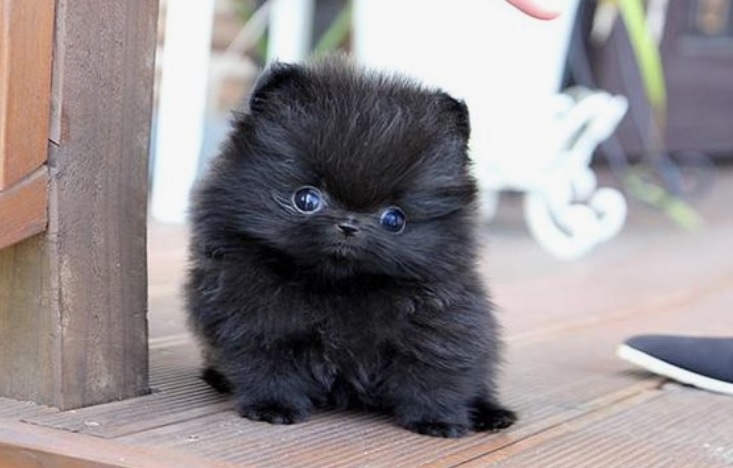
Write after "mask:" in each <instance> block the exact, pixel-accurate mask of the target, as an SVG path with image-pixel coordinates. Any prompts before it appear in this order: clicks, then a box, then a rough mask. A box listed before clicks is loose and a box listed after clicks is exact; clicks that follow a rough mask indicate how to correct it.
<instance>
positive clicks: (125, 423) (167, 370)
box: [26, 341, 231, 438]
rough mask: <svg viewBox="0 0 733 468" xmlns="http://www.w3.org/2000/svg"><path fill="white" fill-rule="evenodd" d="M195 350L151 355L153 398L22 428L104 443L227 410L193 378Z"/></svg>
mask: <svg viewBox="0 0 733 468" xmlns="http://www.w3.org/2000/svg"><path fill="white" fill-rule="evenodd" d="M199 361H200V360H199V356H198V350H197V349H196V348H195V346H192V344H191V342H190V341H189V342H184V343H181V344H179V345H178V346H175V347H172V348H164V349H155V350H153V353H152V355H151V365H152V370H151V374H152V378H151V387H152V388H153V390H154V393H153V394H151V395H146V396H143V397H139V398H132V399H128V400H125V401H119V402H114V403H108V404H105V405H99V406H91V407H88V408H81V409H77V410H73V411H66V412H61V413H54V414H45V415H38V416H37V417H29V418H26V421H27V422H30V423H33V424H38V425H42V426H47V427H51V428H54V429H63V430H67V431H72V432H78V433H84V434H89V435H94V436H97V437H104V438H115V437H121V436H124V435H128V434H134V433H137V432H141V431H145V430H149V429H154V428H157V427H161V426H166V425H169V424H175V423H179V422H181V421H187V420H190V419H195V418H200V417H203V416H207V415H210V414H214V413H219V412H221V411H225V410H227V409H230V408H231V402H230V401H229V399H228V398H227V397H226V396H223V395H220V394H218V393H216V392H215V391H213V390H212V389H211V388H210V387H209V386H208V385H206V384H205V383H204V382H203V381H202V380H200V379H199V378H198V376H199Z"/></svg>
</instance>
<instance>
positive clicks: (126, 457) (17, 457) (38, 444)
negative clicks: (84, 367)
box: [0, 421, 233, 468]
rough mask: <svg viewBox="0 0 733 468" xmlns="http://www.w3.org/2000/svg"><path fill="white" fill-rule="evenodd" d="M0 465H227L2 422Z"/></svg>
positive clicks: (157, 467)
mask: <svg viewBox="0 0 733 468" xmlns="http://www.w3.org/2000/svg"><path fill="white" fill-rule="evenodd" d="M0 465H2V466H3V467H6V466H7V467H13V468H43V467H55V468H112V467H115V468H160V467H166V466H170V467H176V468H203V467H206V468H227V467H232V466H233V465H230V464H228V463H223V462H215V461H208V460H201V459H199V458H196V457H192V456H190V455H178V454H175V453H170V452H168V451H165V450H163V451H161V450H150V449H147V448H144V447H133V446H131V445H127V444H122V443H118V442H110V441H106V440H104V439H96V438H88V437H84V436H80V435H77V434H73V433H70V432H63V431H55V430H52V429H46V428H43V427H38V426H33V425H30V424H23V423H13V422H7V421H0Z"/></svg>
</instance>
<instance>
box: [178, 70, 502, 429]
mask: <svg viewBox="0 0 733 468" xmlns="http://www.w3.org/2000/svg"><path fill="white" fill-rule="evenodd" d="M468 137H469V119H468V112H467V110H466V106H465V105H464V104H463V103H462V102H461V101H458V100H456V99H453V98H452V97H450V96H449V95H447V94H445V93H443V92H440V91H435V90H431V89H427V88H424V87H422V86H420V85H418V84H416V83H413V82H411V81H409V80H407V79H404V78H401V77H397V76H391V75H390V76H387V75H382V74H378V73H374V72H368V71H364V70H359V69H357V68H356V67H355V66H353V65H351V64H349V63H348V62H347V61H346V60H344V59H339V58H331V59H327V60H321V61H318V62H315V63H310V64H307V65H286V64H276V65H274V66H272V67H270V68H269V70H268V71H266V72H265V73H264V74H263V76H262V77H261V78H260V80H259V81H258V84H257V85H256V87H255V90H254V91H253V93H252V95H251V97H250V99H249V103H248V107H247V109H246V110H245V111H244V112H242V113H241V114H238V115H237V116H236V118H235V121H234V128H233V131H232V133H231V136H230V138H229V141H228V142H227V143H226V145H225V146H224V147H223V150H222V152H221V154H220V155H219V156H218V157H217V158H215V160H214V161H213V163H212V164H211V167H210V168H209V170H208V173H207V174H206V176H205V177H204V178H203V179H202V180H201V181H200V182H199V184H198V186H197V188H196V190H195V191H194V195H193V198H192V200H193V205H192V212H191V218H192V225H193V238H192V242H191V263H192V264H191V268H190V271H189V276H188V282H187V286H186V296H187V306H188V312H189V315H190V322H191V325H192V327H193V329H194V330H195V332H196V334H197V335H198V336H199V338H200V339H201V341H202V343H203V345H204V347H205V359H206V369H205V371H204V375H203V377H204V379H205V380H206V381H207V382H209V383H210V384H211V385H212V386H213V387H214V388H216V389H217V390H219V391H227V392H232V393H233V395H234V398H235V401H236V408H237V410H238V411H239V413H240V414H241V415H242V416H244V417H247V418H250V419H253V420H263V421H268V422H271V423H284V424H289V423H295V422H298V421H302V420H304V419H306V417H308V415H309V413H310V412H311V411H312V410H313V409H314V408H317V407H339V408H344V407H350V408H353V407H357V408H367V409H375V410H379V411H387V412H390V413H391V414H393V415H394V417H395V419H396V422H397V423H398V424H399V425H401V426H403V427H405V428H407V429H409V430H412V431H415V432H418V433H421V434H428V435H433V436H443V437H459V436H462V435H464V434H466V433H467V432H468V431H469V430H472V429H473V430H478V431H484V430H498V429H501V428H505V427H508V426H510V425H511V424H512V423H513V422H514V420H515V416H514V414H513V413H512V412H511V411H509V410H507V409H505V408H503V407H502V406H501V405H500V404H499V402H498V401H497V395H496V393H497V392H496V385H495V371H496V367H497V364H498V362H499V348H500V346H499V338H498V331H497V325H496V323H495V319H494V316H493V314H492V307H491V305H490V302H489V300H488V298H487V293H486V291H485V290H484V286H483V284H482V282H481V279H480V278H479V276H478V274H477V273H476V269H475V251H476V242H475V233H474V218H475V202H476V195H477V188H476V183H475V181H474V179H473V178H472V177H471V175H470V164H469V160H468V157H467V155H466V151H467V140H468ZM303 186H312V187H316V188H318V189H320V190H321V192H322V193H323V197H324V199H325V203H326V206H325V207H324V208H323V209H322V210H320V211H318V212H316V213H313V214H303V213H301V212H299V211H298V210H296V209H295V208H294V206H293V204H292V195H293V193H294V192H295V191H297V190H298V189H299V188H301V187H303ZM392 206H398V207H400V208H401V209H402V210H403V211H404V213H405V214H406V218H407V224H406V227H405V229H404V230H403V231H402V232H400V233H394V232H389V231H388V230H386V229H384V228H383V227H382V226H381V225H380V224H379V214H380V213H381V212H382V211H383V210H384V209H386V208H387V207H392ZM344 220H348V221H349V222H351V223H352V224H355V225H356V226H357V228H358V232H356V234H355V235H352V236H345V235H344V234H343V233H342V232H340V231H339V230H338V229H337V228H336V225H337V224H338V223H340V222H342V221H344Z"/></svg>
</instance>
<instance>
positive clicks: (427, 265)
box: [225, 61, 476, 277]
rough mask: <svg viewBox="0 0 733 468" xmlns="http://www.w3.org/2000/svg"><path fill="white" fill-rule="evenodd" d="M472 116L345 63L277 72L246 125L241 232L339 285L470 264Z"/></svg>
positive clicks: (239, 154)
mask: <svg viewBox="0 0 733 468" xmlns="http://www.w3.org/2000/svg"><path fill="white" fill-rule="evenodd" d="M467 138H468V116H467V113H466V109H465V106H464V105H463V104H462V103H460V102H458V101H456V100H454V99H452V98H451V97H449V96H448V95H446V94H444V93H439V92H434V91H428V90H425V89H422V88H420V87H418V86H416V85H414V84H412V83H410V82H407V81H404V80H400V79H396V78H389V77H384V76H380V75H373V74H365V73H363V72H359V71H357V70H355V69H354V68H353V67H351V66H350V65H348V64H345V63H343V62H338V61H335V62H334V61H332V62H326V63H321V64H318V65H312V66H310V67H299V66H293V65H278V66H275V67H274V68H272V69H271V70H270V71H269V72H268V73H266V74H265V75H264V76H263V77H262V78H261V79H260V81H259V83H258V85H257V87H256V89H255V91H254V93H253V95H252V97H251V99H250V109H249V110H248V111H247V113H246V114H244V115H243V116H241V118H240V119H239V120H238V122H237V125H236V127H235V133H234V142H235V143H234V148H235V151H233V152H232V154H233V156H232V158H233V161H232V164H231V166H230V167H233V168H234V169H233V170H232V171H231V174H227V175H226V176H225V178H226V180H227V182H226V183H225V184H226V185H228V187H226V189H225V190H226V191H227V192H229V194H230V197H232V198H233V199H234V200H233V201H234V202H233V203H231V205H230V206H231V213H229V215H230V216H231V217H232V219H233V221H234V225H235V226H236V229H238V230H241V231H242V232H244V233H247V234H248V235H250V236H252V237H255V238H257V239H259V240H260V241H262V242H265V243H266V244H268V245H270V246H271V247H273V248H275V249H277V250H279V251H281V252H283V253H285V254H286V255H288V256H290V257H292V258H293V259H295V260H296V261H297V262H298V263H299V264H302V265H304V266H308V267H311V268H316V269H318V270H319V272H321V273H323V274H326V275H333V276H338V277H342V276H348V275H356V274H361V273H370V274H380V275H388V276H400V277H422V276H431V275H435V274H440V273H441V272H445V271H447V270H450V268H449V267H450V265H452V264H455V262H456V258H455V257H456V256H465V255H469V254H470V250H471V246H470V244H471V241H470V239H471V238H472V236H471V233H470V231H471V229H472V223H471V218H472V214H473V209H472V205H473V202H474V199H475V194H476V187H475V183H474V181H473V179H472V178H471V177H470V176H469V174H468V160H467V157H466V142H467Z"/></svg>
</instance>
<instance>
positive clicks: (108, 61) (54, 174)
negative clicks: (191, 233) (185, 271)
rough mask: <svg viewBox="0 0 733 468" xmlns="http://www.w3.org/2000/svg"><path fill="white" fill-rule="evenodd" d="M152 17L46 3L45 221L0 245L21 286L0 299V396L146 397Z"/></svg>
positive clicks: (119, 6) (113, 5)
mask: <svg viewBox="0 0 733 468" xmlns="http://www.w3.org/2000/svg"><path fill="white" fill-rule="evenodd" d="M157 12H158V1H157V0H130V1H125V2H99V1H96V0H80V1H77V0H59V1H58V2H57V15H56V22H55V24H56V33H55V48H54V61H55V66H54V77H53V80H54V90H55V93H56V95H55V97H54V99H55V106H56V109H57V112H56V115H58V116H59V118H60V119H61V122H60V123H59V128H60V129H61V130H60V132H59V134H58V141H57V142H55V143H54V144H53V145H51V146H50V150H49V163H48V167H49V177H50V181H49V228H48V232H47V233H46V234H45V235H44V236H42V237H40V238H34V239H33V241H32V242H29V243H27V244H25V245H23V246H20V247H18V248H14V249H11V250H12V251H11V252H7V253H6V252H5V251H2V252H0V259H2V260H0V265H3V268H4V270H3V271H4V273H3V274H2V275H3V277H4V278H3V279H2V280H0V281H5V282H6V283H7V284H11V285H15V287H16V288H17V287H20V288H22V290H17V291H11V292H8V293H5V294H9V295H10V298H11V299H12V304H8V305H6V304H5V303H3V304H2V305H0V308H2V311H3V313H4V315H0V336H1V337H2V338H3V339H2V344H0V346H2V347H3V348H4V350H6V351H7V353H3V359H2V360H0V369H2V370H6V371H8V372H2V373H1V374H0V394H2V395H4V396H8V397H12V398H16V399H31V400H34V401H37V402H39V403H44V404H48V405H52V406H56V407H59V408H61V409H70V408H78V407H82V406H88V405H92V404H97V403H103V402H108V401H115V400H121V399H124V398H128V397H133V396H138V395H141V394H144V393H145V392H147V389H148V355H147V317H146V313H147V272H146V267H147V263H146V213H147V177H148V173H147V157H148V146H149V132H150V120H151V113H152V93H153V74H154V54H155V47H156V44H155V39H156V26H157ZM21 244H23V243H21ZM5 339H8V344H6V341H5Z"/></svg>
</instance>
